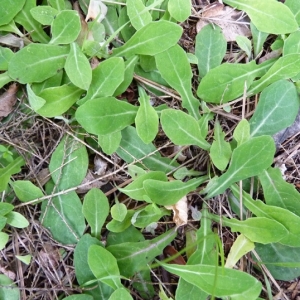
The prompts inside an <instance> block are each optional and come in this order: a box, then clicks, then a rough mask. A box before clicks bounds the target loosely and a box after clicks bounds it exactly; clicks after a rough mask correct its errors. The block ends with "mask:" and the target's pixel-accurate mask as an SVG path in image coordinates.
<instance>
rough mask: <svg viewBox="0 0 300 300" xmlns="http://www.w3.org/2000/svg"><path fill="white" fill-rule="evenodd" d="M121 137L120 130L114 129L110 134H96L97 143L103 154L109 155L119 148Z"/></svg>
mask: <svg viewBox="0 0 300 300" xmlns="http://www.w3.org/2000/svg"><path fill="white" fill-rule="evenodd" d="M121 139H122V134H121V131H115V132H113V133H110V134H105V135H98V144H99V145H100V147H101V149H102V151H103V152H104V153H105V154H108V155H111V154H113V153H114V152H116V150H117V149H118V148H119V146H120V142H121Z"/></svg>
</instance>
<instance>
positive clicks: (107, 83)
mask: <svg viewBox="0 0 300 300" xmlns="http://www.w3.org/2000/svg"><path fill="white" fill-rule="evenodd" d="M92 73H93V79H92V82H91V86H90V88H89V90H88V92H87V95H86V96H85V97H84V98H83V99H81V100H80V101H78V104H83V103H84V102H86V101H87V100H90V99H94V98H100V97H108V96H112V95H113V94H114V92H115V90H116V89H117V87H118V86H119V85H120V84H121V83H122V82H123V80H124V73H125V65H124V61H123V59H122V58H120V57H111V58H109V59H106V60H105V61H103V62H101V63H100V64H99V65H98V67H97V68H95V69H94V70H93V72H92Z"/></svg>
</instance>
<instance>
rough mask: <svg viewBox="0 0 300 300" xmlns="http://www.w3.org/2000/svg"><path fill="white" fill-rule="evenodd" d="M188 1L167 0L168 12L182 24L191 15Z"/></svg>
mask: <svg viewBox="0 0 300 300" xmlns="http://www.w3.org/2000/svg"><path fill="white" fill-rule="evenodd" d="M191 9H192V5H191V1H190V0H169V1H168V12H169V13H170V15H171V17H173V18H174V19H175V20H176V21H178V22H184V21H185V20H186V19H187V18H188V17H189V16H190V14H191Z"/></svg>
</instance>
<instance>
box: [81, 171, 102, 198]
mask: <svg viewBox="0 0 300 300" xmlns="http://www.w3.org/2000/svg"><path fill="white" fill-rule="evenodd" d="M98 177H99V176H98V175H95V174H93V172H92V171H90V170H88V172H87V174H86V176H85V178H84V179H83V181H82V183H81V184H85V183H86V185H85V186H82V187H79V188H77V190H76V192H77V193H79V194H83V193H86V192H88V191H89V190H90V189H92V188H98V189H99V188H101V187H102V186H103V185H105V184H106V182H103V181H101V180H97V181H95V182H93V181H94V180H95V179H97V178H98ZM88 182H91V183H90V184H88Z"/></svg>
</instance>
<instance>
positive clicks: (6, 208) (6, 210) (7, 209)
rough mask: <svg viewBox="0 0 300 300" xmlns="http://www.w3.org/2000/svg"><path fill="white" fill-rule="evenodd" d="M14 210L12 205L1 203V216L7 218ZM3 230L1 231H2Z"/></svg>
mask: <svg viewBox="0 0 300 300" xmlns="http://www.w3.org/2000/svg"><path fill="white" fill-rule="evenodd" d="M13 209H14V206H13V205H12V204H10V203H6V202H0V216H5V215H6V214H8V213H9V212H11V211H12V210H13ZM0 230H1V229H0Z"/></svg>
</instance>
